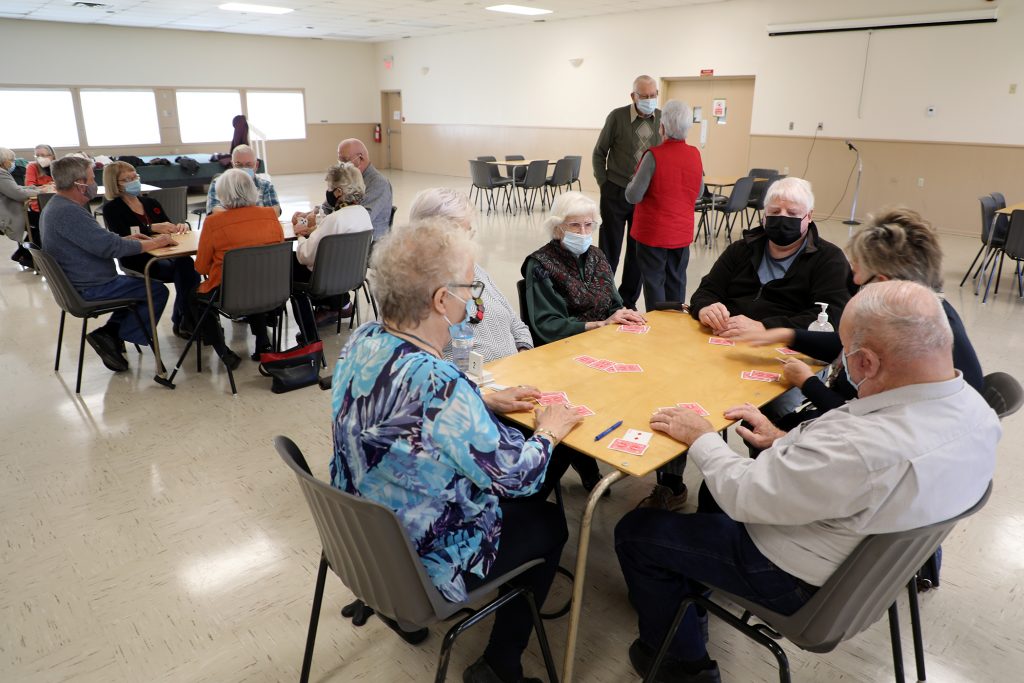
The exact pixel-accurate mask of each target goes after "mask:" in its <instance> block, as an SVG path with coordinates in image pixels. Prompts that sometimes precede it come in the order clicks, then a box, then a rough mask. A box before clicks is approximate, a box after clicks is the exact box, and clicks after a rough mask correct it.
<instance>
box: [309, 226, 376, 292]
mask: <svg viewBox="0 0 1024 683" xmlns="http://www.w3.org/2000/svg"><path fill="white" fill-rule="evenodd" d="M372 241H373V230H363V231H362V232H352V233H346V234H342V235H328V236H327V237H324V238H323V239H322V240H320V243H319V244H317V245H316V260H315V261H314V262H313V274H312V276H311V277H310V280H309V293H310V294H311V295H312V296H314V297H327V296H337V295H338V294H344V293H345V292H351V291H352V290H354V289H359V287H360V286H361V285H362V284H363V280H365V279H366V267H367V264H368V262H369V259H370V243H371V242H372Z"/></svg>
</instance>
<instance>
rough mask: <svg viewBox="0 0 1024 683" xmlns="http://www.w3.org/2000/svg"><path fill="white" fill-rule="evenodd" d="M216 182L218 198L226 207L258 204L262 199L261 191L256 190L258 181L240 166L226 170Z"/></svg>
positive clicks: (235, 207)
mask: <svg viewBox="0 0 1024 683" xmlns="http://www.w3.org/2000/svg"><path fill="white" fill-rule="evenodd" d="M235 149H238V148H237V147H236V148H235ZM214 182H215V183H216V192H217V199H218V200H220V203H221V204H222V205H223V206H224V208H225V209H240V208H242V207H243V206H256V203H257V202H258V201H259V199H260V195H259V192H257V191H256V183H254V182H253V180H252V178H250V177H249V174H248V173H246V172H245V171H243V170H242V169H240V168H231V169H228V170H227V171H224V172H223V173H221V174H220V176H218V178H217V180H215V181H214Z"/></svg>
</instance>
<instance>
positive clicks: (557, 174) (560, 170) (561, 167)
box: [551, 157, 575, 186]
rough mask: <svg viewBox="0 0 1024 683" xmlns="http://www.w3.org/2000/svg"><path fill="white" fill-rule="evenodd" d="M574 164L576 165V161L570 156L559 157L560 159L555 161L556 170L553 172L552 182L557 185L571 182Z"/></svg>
mask: <svg viewBox="0 0 1024 683" xmlns="http://www.w3.org/2000/svg"><path fill="white" fill-rule="evenodd" d="M574 165H575V162H574V161H573V160H572V159H570V158H568V157H565V158H564V159H559V160H558V161H556V162H555V170H554V171H552V172H551V184H552V185H555V186H558V185H568V184H569V183H571V182H572V168H573V166H574Z"/></svg>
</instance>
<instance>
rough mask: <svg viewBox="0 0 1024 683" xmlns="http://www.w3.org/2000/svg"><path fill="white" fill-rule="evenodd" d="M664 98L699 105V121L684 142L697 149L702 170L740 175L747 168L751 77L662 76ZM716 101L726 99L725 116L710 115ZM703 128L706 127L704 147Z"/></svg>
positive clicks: (709, 173) (751, 92) (713, 173)
mask: <svg viewBox="0 0 1024 683" xmlns="http://www.w3.org/2000/svg"><path fill="white" fill-rule="evenodd" d="M663 82H664V83H665V86H666V87H665V88H664V90H665V98H664V100H663V103H664V102H665V101H668V100H682V101H683V102H686V103H687V104H688V105H690V107H691V108H694V109H695V108H696V107H700V108H701V118H702V122H701V123H694V124H693V127H692V128H691V129H690V134H689V136H688V137H687V139H686V141H687V142H688V143H690V144H691V145H695V146H697V147H698V148H699V149H700V155H701V160H702V161H703V163H704V173H706V174H707V175H709V176H710V175H714V176H742V175H746V174H747V171H748V170H749V168H750V163H749V162H750V120H751V112H752V111H753V107H754V78H753V77H752V76H751V77H720V78H680V79H665V80H664V81H663ZM715 100H725V116H724V117H715V116H713V111H712V110H713V106H714V102H715ZM702 129H706V133H704V135H705V139H704V142H703V146H702V143H701V136H702V132H703V131H702Z"/></svg>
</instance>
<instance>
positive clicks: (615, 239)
mask: <svg viewBox="0 0 1024 683" xmlns="http://www.w3.org/2000/svg"><path fill="white" fill-rule="evenodd" d="M630 99H632V103H631V104H628V105H626V106H625V107H619V108H617V109H612V111H611V113H609V114H608V118H607V119H605V122H604V128H602V129H601V135H600V136H598V138H597V144H596V145H595V146H594V160H593V161H594V178H595V179H596V180H597V185H598V187H600V188H601V230H600V234H599V236H598V245H599V246H600V248H601V251H603V252H604V255H605V257H606V258H607V259H608V264H609V265H610V266H611V267H612V273H614V272H615V270H616V269H617V268H618V265H619V253H620V252H621V251H622V237H623V233H625V235H626V258H625V263H624V265H623V266H622V285H621V286H620V287H619V294H620V295H621V297H622V302H623V304H625V306H626V308H631V309H635V308H636V302H637V299H639V298H640V291H641V289H642V287H643V278H642V276H641V273H640V268H639V267H638V265H637V263H636V244H635V243H634V242H633V238H632V237H630V236H629V230H628V229H627V228H626V223H629V225H630V227H632V224H633V205H632V204H630V203H629V202H627V201H626V186H627V185H628V184H629V181H630V180H631V179H632V178H633V173H634V172H635V171H636V166H637V164H638V163H640V159H641V158H642V157H643V155H644V152H646V151H647V150H648V148H650V147H654V146H655V145H657V144H659V143H660V142H661V135H660V134H659V126H660V124H661V110H660V109H658V108H657V107H658V84H657V82H656V81H655V80H654V79H653V78H651V77H650V76H637V78H636V80H635V81H633V92H632V93H630Z"/></svg>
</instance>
